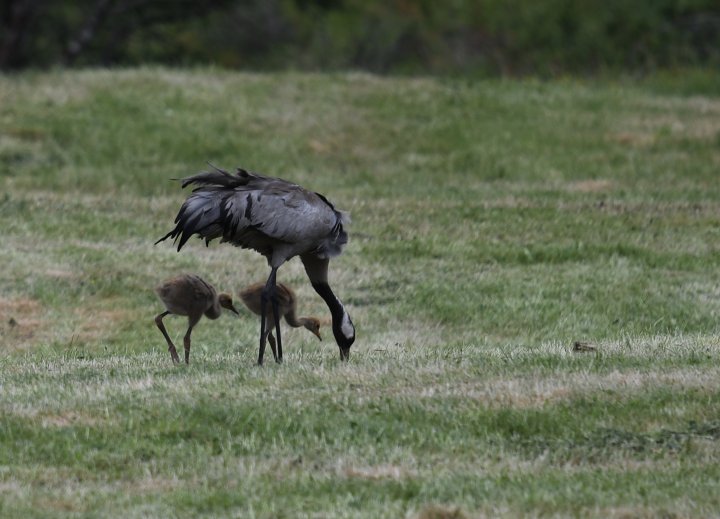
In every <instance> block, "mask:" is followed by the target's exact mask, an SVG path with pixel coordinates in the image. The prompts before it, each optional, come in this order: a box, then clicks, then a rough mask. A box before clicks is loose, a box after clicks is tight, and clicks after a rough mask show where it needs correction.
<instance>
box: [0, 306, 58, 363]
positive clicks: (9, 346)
mask: <svg viewBox="0 0 720 519" xmlns="http://www.w3.org/2000/svg"><path fill="white" fill-rule="evenodd" d="M48 324H49V323H48V321H47V317H46V313H45V311H44V310H43V309H42V307H41V306H40V303H39V302H38V301H36V300H34V299H30V298H26V297H17V298H4V297H0V338H2V342H3V346H4V347H3V349H4V350H5V351H8V352H12V351H20V350H27V349H29V348H31V347H32V346H33V345H34V344H35V343H37V342H38V341H39V340H43V339H44V338H45V337H46V332H47V331H48Z"/></svg>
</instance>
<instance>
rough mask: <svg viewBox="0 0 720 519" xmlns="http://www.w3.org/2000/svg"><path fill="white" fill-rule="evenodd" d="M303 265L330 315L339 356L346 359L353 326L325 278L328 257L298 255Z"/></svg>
mask: <svg viewBox="0 0 720 519" xmlns="http://www.w3.org/2000/svg"><path fill="white" fill-rule="evenodd" d="M300 259H301V260H302V262H303V265H304V266H305V272H307V275H308V278H310V282H311V283H312V286H313V288H314V289H315V292H317V293H318V295H320V297H322V298H323V301H325V304H326V305H327V306H328V308H329V309H330V315H332V329H333V335H334V336H335V342H337V344H338V346H339V347H340V356H341V358H344V359H347V358H348V356H349V355H350V346H352V343H353V342H355V326H354V325H353V322H352V319H350V315H348V313H347V311H346V310H345V307H344V306H343V304H342V303H341V302H340V300H339V299H338V298H337V297H335V294H334V293H333V291H332V289H331V288H330V285H329V284H328V280H327V273H328V259H327V258H318V257H317V256H313V255H311V254H306V255H303V256H300Z"/></svg>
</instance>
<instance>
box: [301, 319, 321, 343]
mask: <svg viewBox="0 0 720 519" xmlns="http://www.w3.org/2000/svg"><path fill="white" fill-rule="evenodd" d="M300 322H302V324H303V326H304V327H305V328H307V329H308V330H310V331H311V332H312V333H313V335H315V337H317V338H318V339H320V340H322V335H320V319H318V318H317V317H303V318H301V320H300Z"/></svg>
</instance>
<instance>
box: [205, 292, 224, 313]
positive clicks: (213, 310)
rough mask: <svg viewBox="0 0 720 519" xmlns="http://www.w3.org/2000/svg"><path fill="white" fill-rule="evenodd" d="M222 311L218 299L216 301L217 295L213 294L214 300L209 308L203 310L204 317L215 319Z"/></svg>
mask: <svg viewBox="0 0 720 519" xmlns="http://www.w3.org/2000/svg"><path fill="white" fill-rule="evenodd" d="M221 313H222V308H221V307H220V301H218V298H217V296H215V300H214V301H213V304H212V306H211V307H210V308H208V309H207V310H205V317H207V318H208V319H217V318H218V317H220V314H221Z"/></svg>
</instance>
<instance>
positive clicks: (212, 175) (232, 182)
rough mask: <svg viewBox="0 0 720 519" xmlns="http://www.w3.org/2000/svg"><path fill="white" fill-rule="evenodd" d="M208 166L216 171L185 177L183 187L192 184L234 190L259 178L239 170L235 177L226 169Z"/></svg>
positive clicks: (210, 164)
mask: <svg viewBox="0 0 720 519" xmlns="http://www.w3.org/2000/svg"><path fill="white" fill-rule="evenodd" d="M208 165H209V166H210V167H211V168H213V169H214V171H203V172H202V173H198V174H197V175H192V176H190V177H185V178H183V179H182V187H183V188H185V187H187V186H189V185H190V184H195V185H197V186H199V187H200V186H215V187H224V188H230V189H232V188H234V187H240V186H245V185H247V184H248V182H250V181H251V180H253V179H255V178H258V175H255V174H253V173H250V172H249V171H247V170H245V169H242V168H237V171H236V172H235V174H234V175H233V174H232V173H228V172H227V171H225V170H224V169H221V168H218V167H217V166H215V165H214V164H212V163H210V162H208Z"/></svg>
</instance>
